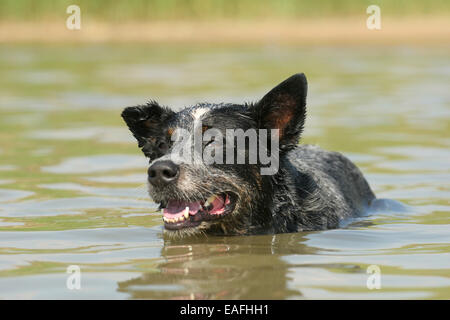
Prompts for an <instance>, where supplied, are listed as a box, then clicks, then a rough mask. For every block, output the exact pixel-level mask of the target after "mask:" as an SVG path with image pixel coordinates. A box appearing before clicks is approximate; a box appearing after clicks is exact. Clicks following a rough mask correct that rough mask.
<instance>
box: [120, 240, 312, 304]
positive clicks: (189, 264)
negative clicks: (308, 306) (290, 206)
mask: <svg viewBox="0 0 450 320" xmlns="http://www.w3.org/2000/svg"><path fill="white" fill-rule="evenodd" d="M305 235H306V234H282V235H269V236H247V237H210V238H202V239H195V240H192V239H191V240H189V241H183V242H176V241H171V240H167V239H166V240H165V242H164V247H163V248H162V250H161V256H162V257H163V258H164V259H165V260H166V261H165V262H163V263H161V264H159V265H158V266H157V268H156V270H154V271H152V272H148V273H144V274H142V275H141V276H140V277H138V278H134V279H131V280H128V281H124V282H121V283H119V288H118V290H119V291H120V292H127V293H129V294H130V296H131V297H132V298H138V299H142V298H146V299H267V297H268V292H270V297H271V298H272V299H287V298H291V299H293V298H296V299H297V298H301V297H302V294H301V292H300V290H297V289H290V288H289V287H288V283H289V282H290V281H292V279H291V278H290V275H289V268H290V267H291V266H290V265H289V264H288V263H286V262H285V261H284V260H283V259H282V258H281V257H282V256H283V255H286V254H314V253H315V252H316V249H315V248H312V247H308V246H307V245H305V244H304V243H303V242H304V240H305Z"/></svg>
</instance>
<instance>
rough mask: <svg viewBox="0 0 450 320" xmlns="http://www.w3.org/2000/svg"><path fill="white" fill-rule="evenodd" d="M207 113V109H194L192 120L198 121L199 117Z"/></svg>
mask: <svg viewBox="0 0 450 320" xmlns="http://www.w3.org/2000/svg"><path fill="white" fill-rule="evenodd" d="M208 111H209V109H208V108H198V109H195V110H194V111H193V112H192V117H193V118H194V120H198V119H200V117H201V116H202V115H204V114H205V113H207V112H208Z"/></svg>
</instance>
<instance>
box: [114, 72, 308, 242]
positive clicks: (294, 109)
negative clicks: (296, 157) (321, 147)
mask: <svg viewBox="0 0 450 320" xmlns="http://www.w3.org/2000/svg"><path fill="white" fill-rule="evenodd" d="M306 93H307V82H306V77H305V76H304V75H303V74H296V75H294V76H292V77H290V78H288V79H287V80H285V81H283V82H282V83H280V84H279V85H278V86H276V87H275V88H273V89H272V90H271V91H270V92H269V93H267V94H266V95H265V96H264V97H263V98H262V99H261V100H260V101H259V102H257V103H253V104H242V105H239V104H209V103H201V104H197V105H195V106H192V107H188V108H184V109H183V110H181V111H179V112H174V111H172V110H171V109H169V108H167V107H163V106H160V105H159V104H158V103H157V102H155V101H151V102H149V103H147V104H146V105H139V106H133V107H127V108H125V110H124V111H123V112H122V117H123V119H124V120H125V122H126V124H127V125H128V127H129V129H130V131H131V132H132V133H133V136H134V137H135V138H136V139H137V141H138V145H139V147H140V148H141V149H142V151H143V153H144V154H145V156H147V157H148V158H149V159H150V166H149V168H148V181H149V194H150V196H151V197H152V198H153V200H154V201H155V202H157V203H160V207H161V209H162V213H163V219H164V226H165V229H166V231H167V233H168V234H169V235H172V236H176V237H179V236H185V235H189V234H196V233H202V232H205V233H206V232H207V233H215V234H245V233H247V232H248V231H249V228H262V227H263V226H266V225H267V224H268V223H270V219H271V217H270V212H268V211H267V208H268V204H269V203H270V200H271V193H272V192H271V188H272V184H271V177H272V175H276V174H277V169H278V167H276V168H275V169H276V170H272V171H273V172H272V173H271V174H266V175H265V174H262V172H264V171H263V170H264V169H265V168H266V169H267V167H268V166H271V165H272V163H268V162H267V158H265V160H263V157H262V155H264V154H265V155H266V156H268V155H270V157H269V158H268V159H271V160H274V161H277V162H279V160H280V158H282V157H283V156H284V155H285V154H286V152H288V151H289V150H291V149H292V148H294V147H295V146H296V145H297V143H298V140H299V137H300V134H301V131H302V129H303V124H304V119H305V113H306Z"/></svg>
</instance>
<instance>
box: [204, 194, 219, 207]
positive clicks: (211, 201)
mask: <svg viewBox="0 0 450 320" xmlns="http://www.w3.org/2000/svg"><path fill="white" fill-rule="evenodd" d="M215 199H216V196H211V197H209V198H208V199H207V200H206V201H205V204H204V206H205V208H206V207H208V206H209V205H210V204H211V203H213V202H214V200H215Z"/></svg>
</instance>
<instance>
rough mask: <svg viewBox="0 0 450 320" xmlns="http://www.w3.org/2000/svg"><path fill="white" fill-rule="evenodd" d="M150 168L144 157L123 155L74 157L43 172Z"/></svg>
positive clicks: (44, 168)
mask: <svg viewBox="0 0 450 320" xmlns="http://www.w3.org/2000/svg"><path fill="white" fill-rule="evenodd" d="M147 166H148V160H147V159H146V158H145V157H144V156H143V155H142V156H131V155H123V154H110V155H98V156H87V157H74V158H70V159H67V160H65V161H63V162H61V163H60V164H57V165H53V166H47V167H42V168H41V170H42V171H44V172H50V173H58V174H63V173H69V174H74V173H75V174H77V173H94V172H104V171H112V170H125V169H135V168H142V170H143V171H144V169H145V168H146V167H147Z"/></svg>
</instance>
